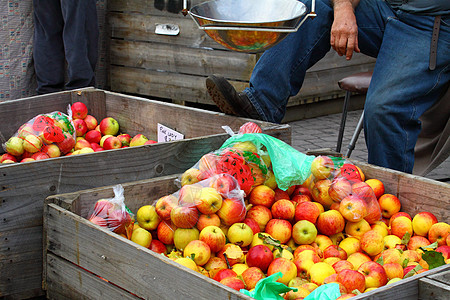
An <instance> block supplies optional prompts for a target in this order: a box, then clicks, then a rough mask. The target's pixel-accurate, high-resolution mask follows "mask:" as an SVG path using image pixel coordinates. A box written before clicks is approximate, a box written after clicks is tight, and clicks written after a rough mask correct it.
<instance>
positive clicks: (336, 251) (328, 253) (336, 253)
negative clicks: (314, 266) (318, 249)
mask: <svg viewBox="0 0 450 300" xmlns="http://www.w3.org/2000/svg"><path fill="white" fill-rule="evenodd" d="M328 257H338V258H340V259H341V260H345V259H347V252H345V250H344V249H342V248H341V247H339V246H338V245H330V246H328V247H326V248H325V250H323V258H324V259H325V258H328Z"/></svg>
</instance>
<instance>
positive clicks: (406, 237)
mask: <svg viewBox="0 0 450 300" xmlns="http://www.w3.org/2000/svg"><path fill="white" fill-rule="evenodd" d="M410 239H411V233H409V232H408V231H407V232H406V233H405V235H404V236H403V238H402V245H408V242H409V240H410Z"/></svg>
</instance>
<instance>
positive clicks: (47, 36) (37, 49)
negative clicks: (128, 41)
mask: <svg viewBox="0 0 450 300" xmlns="http://www.w3.org/2000/svg"><path fill="white" fill-rule="evenodd" d="M33 7H34V21H35V36H34V47H33V57H34V64H35V70H36V77H37V83H38V88H37V92H38V93H40V94H43V93H50V92H56V91H61V90H63V89H64V74H65V72H64V70H65V64H66V61H67V66H68V72H67V74H68V83H67V84H66V88H67V89H74V88H80V87H86V86H89V85H92V84H93V83H94V69H95V64H96V62H97V58H98V22H97V10H96V1H95V0H63V1H61V0H33Z"/></svg>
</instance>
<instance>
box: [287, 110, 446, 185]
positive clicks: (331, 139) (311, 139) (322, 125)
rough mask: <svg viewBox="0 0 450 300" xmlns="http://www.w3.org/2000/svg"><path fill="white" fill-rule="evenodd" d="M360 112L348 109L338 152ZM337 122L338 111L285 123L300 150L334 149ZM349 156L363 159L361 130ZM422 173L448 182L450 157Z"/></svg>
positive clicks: (365, 157) (346, 144)
mask: <svg viewBox="0 0 450 300" xmlns="http://www.w3.org/2000/svg"><path fill="white" fill-rule="evenodd" d="M361 113H362V110H357V111H350V112H348V114H347V121H346V125H345V131H344V138H343V142H342V148H341V153H344V154H345V153H346V152H347V146H348V144H349V143H350V140H351V138H352V136H353V132H354V130H355V128H356V125H357V123H358V120H359V117H360V116H361ZM340 122H341V114H340V113H339V114H332V115H327V116H321V117H317V118H311V119H305V120H300V121H293V122H290V123H289V125H290V126H291V127H292V146H293V147H294V148H295V149H297V150H299V151H301V152H307V151H308V150H314V149H320V148H331V149H332V150H335V149H336V143H337V137H338V132H339V124H340ZM350 158H351V159H354V160H356V161H362V162H367V147H366V144H365V142H364V132H363V131H362V132H361V134H360V136H359V138H358V141H357V143H356V145H355V149H354V150H353V152H352V153H351V156H350ZM425 177H426V178H430V179H434V180H440V181H444V182H448V183H450V158H447V160H445V161H444V162H443V163H442V164H441V165H440V166H438V167H437V168H436V169H434V170H433V171H431V172H430V173H429V174H427V175H426V176H425Z"/></svg>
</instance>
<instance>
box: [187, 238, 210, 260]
mask: <svg viewBox="0 0 450 300" xmlns="http://www.w3.org/2000/svg"><path fill="white" fill-rule="evenodd" d="M183 256H184V257H191V258H192V259H193V260H194V262H195V263H196V264H197V266H203V265H204V264H206V263H207V262H208V260H209V258H210V257H211V249H210V248H209V246H208V244H207V243H205V242H203V241H201V240H193V241H190V242H189V243H188V244H187V245H186V247H184V249H183Z"/></svg>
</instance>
